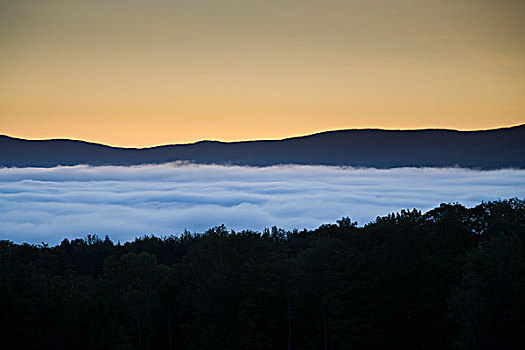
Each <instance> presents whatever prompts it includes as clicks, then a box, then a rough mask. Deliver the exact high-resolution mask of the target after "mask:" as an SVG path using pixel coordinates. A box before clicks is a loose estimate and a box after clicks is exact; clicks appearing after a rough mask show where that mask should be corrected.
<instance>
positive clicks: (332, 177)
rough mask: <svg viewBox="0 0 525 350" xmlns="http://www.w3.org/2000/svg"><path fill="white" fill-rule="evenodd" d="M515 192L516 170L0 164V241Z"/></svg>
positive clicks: (167, 228) (303, 223)
mask: <svg viewBox="0 0 525 350" xmlns="http://www.w3.org/2000/svg"><path fill="white" fill-rule="evenodd" d="M510 197H519V198H523V197H525V170H495V171H474V170H467V169H432V168H426V169H416V168H398V169H386V170H378V169H351V168H338V167H324V166H277V167H266V168H252V167H235V166H233V167H226V166H212V165H188V164H164V165H149V166H136V167H89V166H74V167H56V168H1V169H0V238H1V239H9V240H12V241H15V242H30V243H40V242H42V241H44V242H47V243H50V244H56V243H59V242H60V241H61V240H62V239H63V238H65V237H67V238H75V237H85V236H86V235H87V234H98V235H99V236H105V235H106V234H107V235H109V236H110V237H111V238H112V239H113V240H115V241H116V240H120V241H127V240H132V239H134V238H135V237H137V236H141V235H144V234H156V235H171V234H174V235H178V234H180V233H181V232H182V231H183V230H184V229H188V230H189V231H192V232H194V231H196V232H203V231H204V230H206V229H207V228H210V227H213V226H215V225H219V224H225V225H226V226H227V227H228V228H231V229H235V230H241V229H253V230H258V231H259V230H262V229H263V228H265V227H271V226H273V225H276V226H279V227H282V228H285V229H293V228H298V229H302V228H309V229H311V228H315V227H317V226H319V225H321V224H324V223H330V222H335V220H337V219H339V218H341V217H343V216H349V217H350V218H352V220H357V221H358V222H359V224H361V225H362V224H365V223H368V222H370V221H372V220H374V219H375V218H376V216H383V215H386V214H388V213H391V212H395V211H399V210H400V209H403V208H418V209H421V210H423V211H425V210H428V209H431V208H433V207H435V206H437V205H439V204H440V203H442V202H460V203H462V204H464V205H466V206H471V205H475V204H478V203H480V202H481V201H482V200H485V201H487V200H496V199H504V198H510Z"/></svg>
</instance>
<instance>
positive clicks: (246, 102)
mask: <svg viewBox="0 0 525 350" xmlns="http://www.w3.org/2000/svg"><path fill="white" fill-rule="evenodd" d="M524 96H525V2H524V1H521V0H499V1H496V0H494V1H486V0H462V1H435V0H420V1H408V0H381V1H379V0H368V1H353V0H340V1H336V0H324V1H309V0H303V1H291V0H279V1H275V0H250V1H248V0H221V1H217V0H181V1H168V0H148V1H146V0H144V1H139V0H104V1H103V0H92V1H85V0H47V1H41V0H17V1H4V0H0V134H7V135H10V136H16V137H24V138H73V139H83V140H89V141H95V142H102V143H106V144H111V145H118V146H138V147H143V146H151V145H158V144H166V143H181V142H192V141H197V140H201V139H218V140H246V139H267V138H283V137H288V136H295V135H301V134H308V133H313V132H318V131H323V130H329V129H343V128H364V127H379V128H396V129H398V128H402V129H405V128H425V127H439V128H456V129H484V128H495V127H501V126H511V125H516V124H523V123H525V98H524Z"/></svg>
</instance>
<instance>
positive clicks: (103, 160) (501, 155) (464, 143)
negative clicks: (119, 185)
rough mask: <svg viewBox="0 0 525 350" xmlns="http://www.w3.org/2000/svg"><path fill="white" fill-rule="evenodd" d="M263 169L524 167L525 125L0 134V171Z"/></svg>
mask: <svg viewBox="0 0 525 350" xmlns="http://www.w3.org/2000/svg"><path fill="white" fill-rule="evenodd" d="M179 160H182V161H191V162H195V163H204V164H210V163H215V164H232V165H251V166H268V165H277V164H305V165H342V166H354V167H375V168H393V167H405V166H414V167H450V166H459V167H468V168H480V169H497V168H508V167H514V168H525V124H524V125H520V126H515V127H511V128H503V129H494V130H482V131H456V130H442V129H427V130H380V129H357V130H338V131H327V132H322V133H318V134H313V135H308V136H302V137H293V138H288V139H283V140H265V141H243V142H218V141H200V142H196V143H192V144H180V145H166V146H158V147H151V148H142V149H137V148H118V147H110V146H105V145H101V144H95V143H89V142H84V141H75V140H61V139H59V140H24V139H17V138H12V137H8V136H0V166H7V167H26V166H39V167H51V166H55V165H76V164H90V165H138V164H156V163H165V162H173V161H179Z"/></svg>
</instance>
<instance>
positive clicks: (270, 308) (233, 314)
mask: <svg viewBox="0 0 525 350" xmlns="http://www.w3.org/2000/svg"><path fill="white" fill-rule="evenodd" d="M524 245H525V202H524V201H523V200H518V199H512V200H506V201H498V202H489V203H482V204H480V205H478V206H476V207H474V208H472V209H468V208H465V207H463V206H461V205H459V204H442V205H441V206H440V207H438V208H435V209H433V210H431V211H429V212H427V213H426V214H422V213H421V212H419V211H417V210H413V211H401V212H400V213H398V214H392V215H390V216H387V217H382V218H377V219H376V221H375V222H373V223H370V224H368V225H366V226H365V227H362V228H359V227H357V226H356V224H355V223H353V222H352V221H351V220H350V219H348V218H343V219H341V220H339V221H338V222H337V224H330V225H323V226H321V227H319V228H318V229H316V230H313V231H306V230H304V231H301V232H298V231H292V232H287V231H283V230H281V229H278V228H272V229H271V230H265V231H263V232H262V233H258V232H251V231H242V232H233V231H227V230H226V228H225V227H224V226H220V227H215V228H213V229H210V230H208V231H207V232H205V233H204V234H190V233H188V232H185V233H184V234H183V235H181V236H180V237H167V238H157V237H142V238H139V239H136V240H135V241H134V242H130V243H126V244H124V245H121V244H118V245H115V244H114V243H113V242H111V241H110V240H109V239H108V238H106V239H105V240H101V239H99V238H98V237H96V236H95V237H93V236H88V237H87V239H85V240H84V239H76V240H73V241H69V240H67V239H65V240H64V241H63V242H62V243H61V244H60V245H57V246H55V247H49V246H46V245H39V246H35V245H28V244H21V245H20V244H14V243H12V242H9V241H0V322H1V327H0V337H1V339H2V348H4V349H350V348H389V349H393V348H394V349H442V348H451V347H454V348H460V349H472V348H479V349H503V348H504V349H513V348H514V349H517V348H521V347H522V345H523V344H524V343H525V258H524V253H523V252H524Z"/></svg>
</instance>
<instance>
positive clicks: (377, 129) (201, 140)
mask: <svg viewBox="0 0 525 350" xmlns="http://www.w3.org/2000/svg"><path fill="white" fill-rule="evenodd" d="M524 126H525V123H521V124H515V125H510V126H501V127H494V128H487V129H477V128H474V129H459V128H458V129H454V128H442V127H423V128H380V127H367V128H347V129H328V130H323V131H314V132H312V133H307V134H297V135H292V136H287V137H283V138H261V139H237V140H227V141H226V140H219V139H200V140H197V141H193V142H181V143H162V144H154V145H149V146H144V147H137V146H131V147H130V146H119V145H113V144H109V143H103V142H97V141H90V140H83V139H76V138H68V137H53V138H24V137H19V136H13V135H9V134H0V137H8V138H12V139H18V140H23V141H75V142H83V143H89V144H95V145H101V146H106V147H112V148H124V149H149V148H156V147H164V146H175V145H193V144H197V143H201V142H217V143H243V142H264V141H283V140H289V139H296V138H303V137H309V136H314V135H320V134H325V133H332V132H342V131H452V132H484V131H497V130H504V129H512V128H517V127H524Z"/></svg>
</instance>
